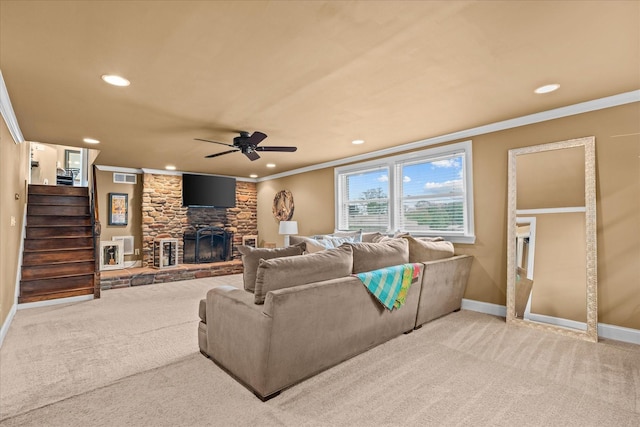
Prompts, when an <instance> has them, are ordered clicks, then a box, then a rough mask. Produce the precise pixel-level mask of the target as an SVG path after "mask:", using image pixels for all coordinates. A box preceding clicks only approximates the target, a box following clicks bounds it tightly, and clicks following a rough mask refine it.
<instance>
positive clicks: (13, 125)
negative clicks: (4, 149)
mask: <svg viewBox="0 0 640 427" xmlns="http://www.w3.org/2000/svg"><path fill="white" fill-rule="evenodd" d="M0 114H2V117H4V121H5V122H6V123H7V127H8V128H9V133H10V134H11V137H12V138H13V141H14V142H15V143H16V144H22V143H23V142H24V137H23V136H22V131H21V130H20V126H19V125H18V119H17V118H16V114H15V112H14V111H13V106H12V105H11V100H10V99H9V92H7V86H6V85H5V83H4V77H3V76H2V71H0Z"/></svg>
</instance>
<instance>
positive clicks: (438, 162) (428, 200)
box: [335, 141, 475, 243]
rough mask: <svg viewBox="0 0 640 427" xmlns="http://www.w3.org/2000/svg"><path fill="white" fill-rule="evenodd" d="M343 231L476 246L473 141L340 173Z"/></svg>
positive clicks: (340, 223)
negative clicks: (429, 238)
mask: <svg viewBox="0 0 640 427" xmlns="http://www.w3.org/2000/svg"><path fill="white" fill-rule="evenodd" d="M335 175H336V207H337V208H336V211H337V212H336V224H337V228H338V229H340V230H359V229H362V230H364V231H380V232H384V233H390V232H394V231H407V232H411V233H412V234H415V235H424V236H443V237H446V238H447V239H448V240H451V241H454V242H459V243H473V242H474V240H475V238H474V229H473V194H472V193H473V185H472V168H471V141H467V142H462V143H457V144H450V145H446V146H443V147H437V148H432V149H427V150H422V151H419V152H413V153H409V154H403V155H400V156H393V157H387V158H384V159H380V160H374V161H371V162H366V163H361V164H357V165H350V166H344V167H340V168H336V169H335Z"/></svg>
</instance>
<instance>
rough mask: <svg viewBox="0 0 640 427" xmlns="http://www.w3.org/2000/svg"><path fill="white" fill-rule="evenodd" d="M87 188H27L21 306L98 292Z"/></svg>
mask: <svg viewBox="0 0 640 427" xmlns="http://www.w3.org/2000/svg"><path fill="white" fill-rule="evenodd" d="M95 274H96V261H95V252H94V237H93V225H92V216H91V210H90V205H89V191H88V188H87V187H72V186H51V185H29V199H28V204H27V225H26V238H25V241H24V252H23V257H22V278H21V280H20V296H19V297H18V302H19V303H27V302H35V301H43V300H49V299H56V298H65V297H72V296H79V295H92V294H93V293H94V285H95V283H96V282H95Z"/></svg>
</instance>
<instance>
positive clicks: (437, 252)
mask: <svg viewBox="0 0 640 427" xmlns="http://www.w3.org/2000/svg"><path fill="white" fill-rule="evenodd" d="M403 239H405V240H406V241H407V242H409V262H426V261H436V260H438V259H444V258H451V257H452V256H453V255H454V251H453V243H451V242H447V241H446V240H444V239H442V238H441V237H435V238H429V237H424V238H415V237H411V236H403Z"/></svg>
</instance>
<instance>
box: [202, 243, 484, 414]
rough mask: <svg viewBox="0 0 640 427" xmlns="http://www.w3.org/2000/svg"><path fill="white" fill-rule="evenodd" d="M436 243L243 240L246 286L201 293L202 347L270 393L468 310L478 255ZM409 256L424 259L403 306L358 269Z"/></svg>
mask: <svg viewBox="0 0 640 427" xmlns="http://www.w3.org/2000/svg"><path fill="white" fill-rule="evenodd" d="M436 243H437V242H432V241H428V240H426V241H422V240H419V239H415V238H412V237H405V238H398V239H389V240H385V241H380V242H363V243H344V244H342V245H341V246H339V247H338V248H336V249H328V250H322V251H318V252H315V253H310V254H305V255H302V252H303V250H304V246H305V244H304V242H303V243H302V244H300V245H298V246H293V247H290V248H282V249H276V250H273V249H253V248H243V264H244V269H245V272H244V276H243V277H244V286H245V289H238V288H236V287H233V286H220V287H217V288H214V289H211V290H210V291H208V293H207V295H206V299H203V300H202V301H201V302H200V309H199V316H200V319H201V321H200V323H199V327H198V328H199V329H198V339H199V346H200V351H201V352H202V354H204V355H205V356H206V357H208V358H211V359H212V360H213V361H214V362H215V363H216V364H218V365H219V366H220V367H221V368H223V369H224V370H225V371H227V372H228V373H229V374H230V375H232V376H233V377H234V378H236V379H237V380H238V381H239V382H241V383H242V384H243V385H245V386H246V387H248V388H249V389H250V390H251V391H253V393H254V394H255V395H256V396H257V397H258V398H260V399H262V400H263V401H264V400H267V399H270V398H272V397H274V396H276V395H278V394H279V393H280V392H281V391H282V390H283V389H285V388H287V387H289V386H291V385H294V384H296V383H298V382H300V381H301V380H304V379H306V378H308V377H310V376H313V375H315V374H317V373H319V372H321V371H323V370H325V369H327V368H330V367H331V366H335V365H336V364H338V363H340V362H342V361H344V360H347V359H349V358H351V357H353V356H356V355H358V354H360V353H362V352H364V351H367V350H368V349H370V348H372V347H375V346H377V345H379V344H382V343H384V342H386V341H388V340H390V339H392V338H394V337H396V336H398V335H400V334H402V333H408V332H411V331H412V330H414V329H416V328H419V327H420V326H421V325H422V324H424V323H425V322H428V321H430V320H433V319H435V318H437V317H440V316H443V315H445V314H448V313H451V312H453V311H456V310H458V309H460V304H461V300H462V296H463V294H464V290H465V287H466V283H467V279H468V277H469V270H470V267H471V263H472V259H473V258H472V257H470V256H468V255H454V253H453V245H451V244H450V243H449V242H440V243H439V244H436ZM428 257H431V258H432V259H424V258H428ZM421 258H423V259H421ZM433 258H435V259H433ZM406 263H419V265H420V266H421V267H422V268H420V269H419V270H420V271H419V273H418V274H417V276H416V277H415V278H414V281H413V283H412V285H411V287H410V288H409V290H408V292H407V293H406V300H405V302H404V305H402V306H401V307H400V308H399V309H393V310H388V309H387V308H385V307H383V305H382V304H380V302H379V301H378V300H376V299H375V297H374V296H373V295H372V294H371V292H369V291H368V290H367V288H366V287H365V286H364V285H363V283H362V282H361V281H360V279H358V278H357V277H355V276H354V274H355V273H361V272H366V271H371V270H377V269H380V268H384V267H389V266H395V265H401V264H406ZM254 269H255V270H254Z"/></svg>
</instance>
